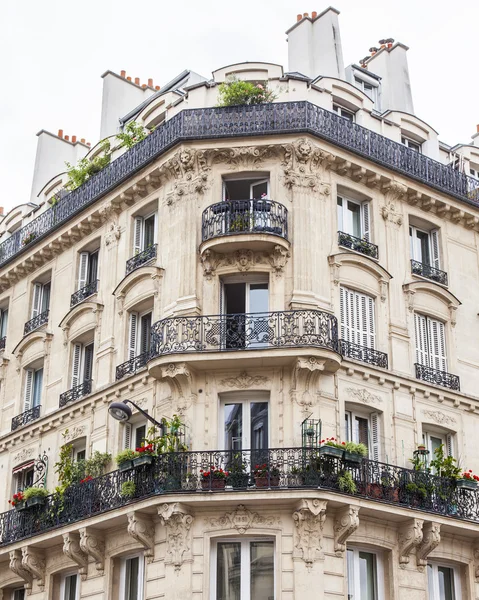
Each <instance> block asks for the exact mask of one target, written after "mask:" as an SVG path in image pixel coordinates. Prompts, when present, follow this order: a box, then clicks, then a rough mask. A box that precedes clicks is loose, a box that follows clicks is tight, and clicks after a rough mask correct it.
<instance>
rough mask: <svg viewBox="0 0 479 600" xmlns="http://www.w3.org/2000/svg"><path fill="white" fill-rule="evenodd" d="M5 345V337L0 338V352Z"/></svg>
mask: <svg viewBox="0 0 479 600" xmlns="http://www.w3.org/2000/svg"><path fill="white" fill-rule="evenodd" d="M6 343H7V338H6V336H4V337H2V338H0V350H5V344H6Z"/></svg>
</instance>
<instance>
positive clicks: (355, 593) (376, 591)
mask: <svg viewBox="0 0 479 600" xmlns="http://www.w3.org/2000/svg"><path fill="white" fill-rule="evenodd" d="M347 555H348V559H347V560H348V565H347V567H348V600H382V598H384V590H383V581H384V577H383V573H382V561H381V560H380V556H379V555H377V554H375V553H373V552H364V551H362V550H359V549H357V548H348V551H347Z"/></svg>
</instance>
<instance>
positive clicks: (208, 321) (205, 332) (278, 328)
mask: <svg viewBox="0 0 479 600" xmlns="http://www.w3.org/2000/svg"><path fill="white" fill-rule="evenodd" d="M151 331H152V357H153V356H161V355H164V354H176V353H181V352H217V351H229V350H232V351H233V350H264V349H268V348H269V349H271V348H287V347H290V348H291V347H293V348H295V347H318V348H329V349H330V350H334V351H335V352H338V322H337V319H336V317H335V316H334V315H331V314H330V313H326V312H322V311H319V310H290V311H279V312H272V313H249V314H245V313H241V314H226V315H213V316H206V317H205V316H196V317H171V318H168V319H163V320H162V321H158V322H157V323H155V324H154V325H153V327H152V329H151Z"/></svg>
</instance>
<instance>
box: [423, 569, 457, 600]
mask: <svg viewBox="0 0 479 600" xmlns="http://www.w3.org/2000/svg"><path fill="white" fill-rule="evenodd" d="M427 587H428V589H429V600H460V599H461V598H462V595H461V582H460V578H459V574H458V572H457V570H456V569H454V568H453V567H447V566H444V565H438V564H434V563H428V565H427Z"/></svg>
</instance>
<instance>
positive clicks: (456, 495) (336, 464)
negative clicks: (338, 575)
mask: <svg viewBox="0 0 479 600" xmlns="http://www.w3.org/2000/svg"><path fill="white" fill-rule="evenodd" d="M220 469H223V475H224V476H221V474H220V476H217V472H218V471H219V470H220ZM259 469H261V470H262V474H258V470H259ZM255 471H256V473H255ZM345 473H350V474H351V477H352V481H353V483H354V487H353V488H352V489H351V493H349V494H346V493H345V492H343V491H342V489H341V477H342V476H344V474H345ZM125 482H133V483H134V486H130V487H131V488H133V489H132V491H131V495H125V492H124V487H123V490H122V486H123V484H124V483H125ZM318 488H319V489H320V490H323V491H328V492H336V493H338V494H342V495H343V496H349V497H350V496H352V495H354V496H358V497H360V498H365V499H369V500H374V501H377V502H385V503H388V504H389V505H390V506H392V507H394V506H397V507H401V508H409V509H413V510H416V511H425V512H428V513H433V514H438V515H443V516H448V517H452V518H455V519H463V520H467V521H472V522H476V523H477V522H479V500H478V498H479V495H478V493H477V492H476V491H474V490H472V491H469V490H463V489H460V488H459V487H458V486H457V485H456V482H455V481H454V480H452V479H446V478H441V477H436V476H434V475H431V474H428V473H426V472H422V471H413V470H410V469H405V468H402V467H397V466H394V465H390V464H386V463H380V462H375V461H372V460H367V459H362V460H360V461H359V462H351V461H349V460H348V461H345V460H343V459H342V458H334V457H328V456H323V455H321V456H320V455H319V452H318V450H317V449H310V448H308V449H305V448H279V449H264V450H243V451H234V452H225V451H220V450H217V451H204V452H184V453H172V454H163V455H161V456H160V457H158V458H156V459H154V460H153V463H152V464H151V465H144V466H141V467H136V468H132V469H130V470H127V471H121V472H120V471H113V472H111V473H108V474H107V475H103V476H102V477H98V478H97V479H92V480H89V481H85V482H84V483H79V484H76V485H73V486H71V487H69V488H68V489H67V490H66V491H65V494H64V496H63V497H60V496H56V495H52V496H49V497H48V498H46V499H45V505H44V506H36V507H32V508H27V509H26V510H22V511H17V510H9V511H7V512H4V513H1V514H0V546H6V545H8V544H12V543H14V542H18V541H20V540H23V539H25V538H29V537H32V536H35V535H39V534H41V533H43V532H46V531H49V530H52V529H55V528H57V527H61V526H62V525H67V524H71V523H74V522H77V521H81V520H83V519H89V518H91V517H92V516H94V515H98V514H102V513H107V512H109V511H111V510H114V509H116V508H119V507H122V506H125V505H128V504H132V503H134V502H137V501H139V500H142V499H145V498H148V497H155V496H165V495H168V494H185V495H186V494H188V493H193V494H197V493H201V492H204V493H207V494H211V493H225V494H234V493H238V492H246V491H248V494H249V493H252V494H254V492H255V491H261V492H269V491H272V492H278V491H283V492H284V493H286V494H287V493H288V490H302V489H313V490H318ZM344 501H345V502H347V499H346V498H345V499H344Z"/></svg>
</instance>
